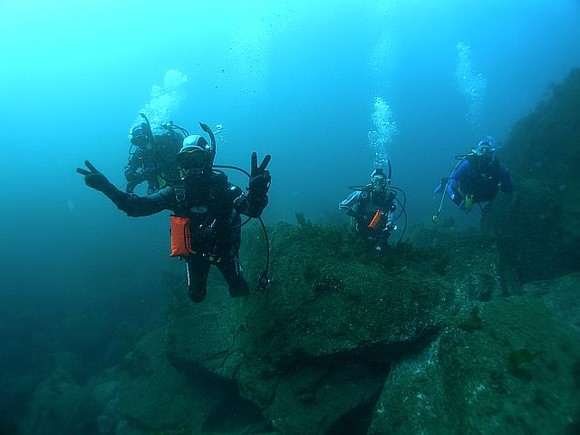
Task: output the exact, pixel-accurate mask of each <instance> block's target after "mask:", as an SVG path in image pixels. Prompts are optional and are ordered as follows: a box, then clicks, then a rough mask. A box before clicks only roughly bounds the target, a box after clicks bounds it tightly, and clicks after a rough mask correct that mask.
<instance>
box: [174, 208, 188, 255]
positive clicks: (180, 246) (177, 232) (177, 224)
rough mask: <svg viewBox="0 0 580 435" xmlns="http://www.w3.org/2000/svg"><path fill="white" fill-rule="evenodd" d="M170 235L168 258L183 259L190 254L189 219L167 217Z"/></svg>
mask: <svg viewBox="0 0 580 435" xmlns="http://www.w3.org/2000/svg"><path fill="white" fill-rule="evenodd" d="M169 223H170V229H169V234H170V235H171V254H169V256H170V257H185V256H187V255H190V254H191V233H190V231H189V218H185V217H179V216H174V215H171V216H169Z"/></svg>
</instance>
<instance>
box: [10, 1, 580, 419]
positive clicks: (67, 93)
mask: <svg viewBox="0 0 580 435" xmlns="http://www.w3.org/2000/svg"><path fill="white" fill-rule="evenodd" d="M0 41H1V42H0V44H1V48H2V50H1V51H2V57H3V61H2V65H3V67H2V68H1V69H0V120H1V122H2V155H3V158H2V159H1V160H0V166H1V171H0V174H1V175H0V177H1V180H2V181H3V185H4V186H5V191H4V198H5V199H4V203H5V205H4V206H3V208H2V225H1V226H0V232H1V240H2V246H1V247H0V252H1V258H0V262H1V263H0V264H1V270H2V275H1V277H0V279H1V284H0V325H1V329H0V334H2V336H1V337H0V343H2V346H3V349H2V350H1V352H0V355H1V356H0V369H1V372H0V376H1V377H2V379H1V380H0V388H1V389H2V391H5V392H7V393H5V394H4V395H3V397H0V416H2V415H5V414H10V413H17V412H19V411H21V410H19V409H18V406H19V405H22V403H23V402H22V401H23V400H24V399H23V397H26V394H27V393H29V392H30V391H31V389H32V388H33V386H34V384H35V382H38V379H39V376H40V375H41V372H42V370H41V363H40V361H43V360H44V359H46V358H47V355H49V354H51V353H54V352H63V351H64V352H70V354H71V355H74V357H71V359H75V360H77V359H78V363H72V362H71V363H70V365H74V366H75V367H77V370H78V371H81V372H82V371H84V370H89V368H88V361H91V362H94V361H97V363H98V362H99V361H101V362H102V363H103V364H105V365H106V364H107V363H111V362H112V361H115V358H118V357H119V356H120V355H122V352H123V349H124V348H123V346H124V345H125V341H124V339H125V337H127V336H137V335H139V333H140V332H141V331H143V330H147V329H148V328H152V327H153V326H155V325H157V324H160V323H162V322H163V316H164V308H165V303H166V301H167V299H168V297H169V295H167V294H166V291H165V287H164V286H163V285H162V280H163V275H164V274H165V273H166V272H167V271H172V270H174V269H175V268H180V267H181V263H180V262H179V261H178V260H175V259H170V258H169V257H168V254H169V240H168V239H169V237H168V227H169V222H168V214H169V213H160V214H158V215H155V216H151V217H146V218H141V219H133V218H129V217H126V216H125V215H124V214H123V213H121V212H119V211H118V210H117V209H116V208H115V206H114V205H113V204H112V203H111V202H110V201H109V200H108V199H107V198H106V197H105V196H103V195H102V194H100V193H99V192H96V191H94V190H91V189H89V188H87V187H86V186H85V184H84V182H83V179H82V177H81V176H80V175H79V174H77V173H76V172H75V169H76V168H77V167H81V166H82V165H83V162H84V160H86V159H88V160H90V161H91V162H92V163H93V164H94V165H95V166H96V167H97V168H98V169H99V170H101V171H102V172H103V173H104V174H105V175H106V176H107V177H108V178H109V179H110V180H111V182H113V183H114V184H115V185H117V186H118V187H119V188H121V189H124V181H125V180H124V176H123V170H124V166H125V164H126V163H127V159H128V152H129V140H128V133H129V131H130V129H131V126H132V125H133V124H134V122H135V121H136V120H137V119H138V117H139V113H140V112H142V111H146V112H147V111H148V112H147V113H149V114H150V115H151V114H153V115H155V116H158V117H159V119H160V120H163V119H162V118H167V119H165V121H170V120H171V121H173V122H175V123H176V124H178V125H180V126H183V127H185V128H186V129H188V130H189V132H190V133H195V134H199V133H201V130H200V128H199V124H198V123H199V122H200V121H202V122H205V123H207V124H208V125H210V126H217V125H219V124H221V126H222V127H223V130H222V132H221V133H220V134H219V135H218V151H217V157H216V163H218V164H225V165H236V166H240V167H243V168H245V169H249V165H250V155H251V153H252V152H253V151H256V152H257V153H258V156H259V158H262V156H264V155H265V154H271V155H272V161H271V164H270V166H269V169H270V170H271V173H272V186H271V190H270V203H269V205H268V208H267V209H266V211H265V213H264V215H263V218H264V220H265V222H266V223H267V224H268V225H273V224H275V223H276V222H278V221H281V220H284V221H289V222H294V220H295V217H294V216H295V213H297V212H302V213H304V216H305V217H306V218H308V219H310V220H312V221H313V222H324V223H329V224H339V225H342V224H344V223H346V222H347V219H346V216H344V215H343V214H341V213H340V212H339V211H338V203H339V202H340V201H341V200H342V199H344V198H345V197H346V196H347V195H348V194H349V193H350V192H351V191H350V190H349V186H352V185H360V184H364V183H367V182H368V180H369V177H370V174H371V172H372V170H373V169H374V168H375V167H377V166H385V165H386V162H387V160H390V161H391V163H392V168H393V174H392V175H393V177H392V183H393V184H394V185H395V186H397V187H399V188H401V189H403V190H404V191H405V192H406V195H407V213H408V218H409V224H410V225H413V224H423V223H425V224H429V223H430V221H431V216H432V213H433V211H434V210H435V209H436V208H437V206H438V201H439V199H440V197H439V196H434V194H433V190H434V188H435V186H436V185H437V183H438V182H439V180H440V178H441V177H444V176H446V175H448V174H449V172H450V171H451V169H452V168H453V166H454V165H455V163H456V160H455V159H454V156H456V155H459V154H462V153H465V152H467V151H469V150H470V149H471V147H472V146H474V145H476V144H477V142H478V141H479V140H480V139H481V138H482V137H484V136H487V135H492V136H493V137H494V138H495V140H496V141H497V143H499V144H500V145H501V143H502V142H504V141H505V140H506V138H507V137H508V136H509V133H510V130H511V128H512V126H513V124H514V122H516V121H517V120H518V119H520V118H522V117H523V116H525V115H527V114H528V113H530V112H531V111H533V110H534V107H535V106H536V104H538V103H539V102H540V101H541V100H542V99H543V98H545V97H546V96H547V95H549V92H550V89H551V85H552V84H554V83H558V82H559V81H561V80H562V79H563V78H564V77H565V76H566V75H567V74H568V73H569V72H570V70H571V69H572V68H574V67H579V66H580V50H579V49H578V47H579V46H580V3H578V1H576V0H553V1H545V0H510V1H505V0H473V1H466V0H463V1H461V0H447V1H444V2H443V1H437V0H396V1H394V0H393V1H389V0H383V1H377V0H342V1H341V0H335V1H330V0H318V1H317V0H309V1H306V0H288V1H282V0H280V1H275V0H271V1H267V0H262V1H259V0H254V1H215V0H212V1H207V2H201V1H197V0H196V1H185V0H164V1H150V2H143V1H135V0H115V1H113V0H100V1H97V0H85V1H72V0H52V1H49V2H42V1H38V0H34V1H33V0H18V1H17V0H3V1H1V2H0ZM501 151H502V150H501V147H500V149H499V151H498V156H499V158H500V159H501ZM231 179H232V180H233V181H234V182H236V183H238V184H240V185H242V186H243V187H245V183H246V182H247V180H244V179H243V178H241V177H240V176H239V175H237V174H235V173H233V174H231ZM138 193H142V192H138ZM451 205H452V204H450V203H448V204H447V205H446V206H445V213H447V214H449V215H451V216H455V217H456V219H457V221H458V222H460V225H464V226H465V227H468V226H470V225H477V218H478V217H477V216H475V214H473V215H462V214H459V213H458V212H457V211H456V210H454V207H451ZM192 309H198V307H194V306H193V304H192ZM95 331H98V332H95ZM121 337H122V338H121ZM15 379H17V380H18V381H15ZM16 383H17V384H18V385H16Z"/></svg>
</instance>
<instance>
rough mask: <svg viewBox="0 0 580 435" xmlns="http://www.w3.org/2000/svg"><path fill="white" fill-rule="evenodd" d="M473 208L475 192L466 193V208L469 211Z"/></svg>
mask: <svg viewBox="0 0 580 435" xmlns="http://www.w3.org/2000/svg"><path fill="white" fill-rule="evenodd" d="M472 208H473V194H469V195H465V210H467V211H469V210H471V209H472Z"/></svg>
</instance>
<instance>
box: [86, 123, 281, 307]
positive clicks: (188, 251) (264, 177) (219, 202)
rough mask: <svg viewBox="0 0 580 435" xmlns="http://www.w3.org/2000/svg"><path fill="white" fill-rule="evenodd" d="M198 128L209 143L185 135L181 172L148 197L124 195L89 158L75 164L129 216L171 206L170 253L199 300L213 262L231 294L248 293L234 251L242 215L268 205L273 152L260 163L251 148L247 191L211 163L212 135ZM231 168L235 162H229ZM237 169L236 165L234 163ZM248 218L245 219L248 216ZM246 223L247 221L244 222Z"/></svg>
mask: <svg viewBox="0 0 580 435" xmlns="http://www.w3.org/2000/svg"><path fill="white" fill-rule="evenodd" d="M200 126H201V128H202V129H203V130H204V131H205V132H206V133H207V134H208V135H209V137H210V142H209V143H208V141H207V140H206V139H205V138H204V137H203V136H199V135H190V136H187V137H186V138H185V139H184V140H183V146H182V148H181V150H180V151H179V153H178V154H177V160H176V161H177V166H178V167H179V168H180V169H181V171H182V172H183V174H184V176H183V177H182V178H181V179H180V180H179V182H177V183H175V184H174V185H173V186H167V187H165V188H163V189H161V190H159V191H158V192H156V193H154V194H152V195H148V196H144V197H141V196H137V195H134V194H128V193H126V192H122V191H120V190H119V189H117V188H116V187H115V186H114V185H113V184H112V183H110V182H109V180H107V178H106V177H105V176H104V175H103V174H102V173H100V172H99V171H98V170H97V169H96V168H95V167H94V166H93V165H92V164H91V163H90V162H89V161H85V165H86V167H87V168H88V170H87V169H84V168H77V172H78V173H80V174H81V175H83V176H84V179H85V183H86V184H87V186H89V187H91V188H93V189H96V190H98V191H100V192H103V193H104V194H105V195H106V196H107V197H108V198H109V199H111V201H113V203H114V204H115V205H116V206H117V207H118V208H119V209H120V210H122V211H124V212H125V213H127V215H128V216H132V217H139V216H148V215H152V214H155V213H158V212H160V211H162V210H170V211H171V212H172V215H171V216H170V224H171V256H177V257H182V258H184V259H185V261H186V265H187V284H188V292H189V297H190V299H191V300H192V301H193V302H196V303H199V302H202V301H203V300H204V299H205V297H206V294H207V278H208V274H209V269H210V266H211V265H215V266H216V267H217V268H218V269H219V270H220V272H221V273H222V275H223V277H224V279H225V281H226V282H227V284H228V285H229V292H230V296H231V297H238V296H246V295H248V294H249V292H250V289H249V286H248V283H247V282H246V280H245V279H244V276H243V273H242V268H241V265H240V261H239V258H238V250H239V247H240V242H241V227H242V225H243V224H242V222H241V215H245V216H248V220H249V219H250V218H258V219H259V220H260V223H261V224H262V228H263V229H264V228H265V227H264V224H263V222H262V220H261V218H260V215H261V214H262V211H263V210H264V208H265V207H266V205H267V204H268V196H267V193H268V190H269V187H270V182H271V176H270V172H269V171H268V170H266V167H267V166H268V163H269V162H270V159H271V156H270V155H269V154H268V155H266V156H265V157H264V160H263V161H262V163H261V164H260V165H258V158H257V154H256V153H255V152H254V153H252V157H251V173H249V174H248V173H247V172H245V171H243V170H242V171H243V172H245V173H246V174H247V175H249V176H250V180H249V187H248V188H247V192H246V193H245V192H243V191H242V189H241V188H240V187H238V186H236V185H234V184H232V183H230V182H229V181H228V177H227V175H226V174H225V173H224V172H222V171H219V170H215V169H214V168H216V167H227V166H217V165H214V158H215V154H216V142H215V136H214V134H213V132H212V131H211V129H210V128H209V127H208V126H207V125H206V124H203V123H200ZM228 168H233V167H228ZM238 169H239V168H238ZM246 222H247V221H246ZM244 223H245V222H244ZM268 263H269V257H268V262H267V264H266V270H265V271H264V272H262V275H261V276H260V277H259V280H258V288H259V289H260V288H262V289H263V288H264V287H265V285H266V283H267V282H268V278H267V267H268Z"/></svg>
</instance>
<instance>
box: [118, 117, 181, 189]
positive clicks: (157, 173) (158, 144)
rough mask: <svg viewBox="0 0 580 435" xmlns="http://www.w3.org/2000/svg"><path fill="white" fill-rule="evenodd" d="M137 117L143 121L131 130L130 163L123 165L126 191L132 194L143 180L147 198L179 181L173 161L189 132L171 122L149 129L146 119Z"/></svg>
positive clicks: (149, 125) (177, 171) (175, 163)
mask: <svg viewBox="0 0 580 435" xmlns="http://www.w3.org/2000/svg"><path fill="white" fill-rule="evenodd" d="M140 115H141V117H143V119H144V122H141V123H140V124H138V125H136V126H135V127H133V128H132V129H131V135H130V138H131V147H130V149H129V161H128V162H127V165H126V166H125V179H126V180H127V187H126V189H125V191H126V192H127V193H133V191H134V190H135V188H136V187H137V186H138V185H139V184H141V183H143V182H145V181H146V182H147V193H148V194H149V195H150V194H152V193H154V192H157V191H158V190H159V189H161V188H163V187H165V186H167V185H170V184H172V182H174V181H176V180H179V179H180V174H179V169H178V167H177V162H176V158H177V153H178V152H179V150H180V149H181V144H182V142H183V139H184V138H185V137H186V136H188V135H189V133H188V132H187V130H185V129H184V128H182V127H179V126H177V125H174V124H173V123H172V122H168V123H165V124H163V125H162V126H161V127H159V128H156V129H155V130H152V128H151V124H149V120H148V119H147V117H146V116H145V115H144V114H142V113H141V114H140Z"/></svg>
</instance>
